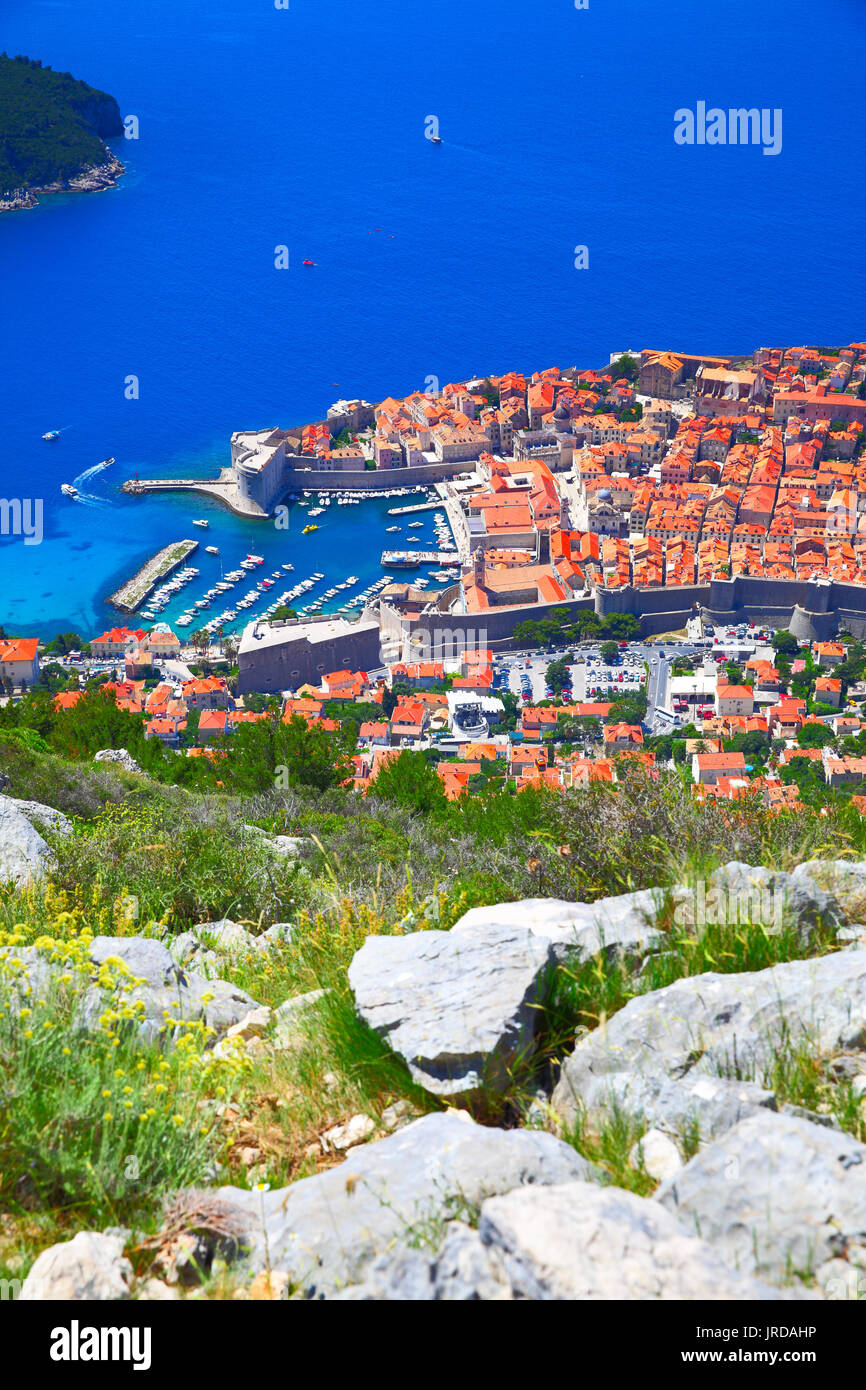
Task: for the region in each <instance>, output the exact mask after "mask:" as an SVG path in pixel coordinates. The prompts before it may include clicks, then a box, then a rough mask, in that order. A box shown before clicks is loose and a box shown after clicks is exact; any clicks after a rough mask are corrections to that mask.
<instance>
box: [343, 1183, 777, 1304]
mask: <svg viewBox="0 0 866 1390" xmlns="http://www.w3.org/2000/svg"><path fill="white" fill-rule="evenodd" d="M338 1297H340V1298H343V1299H347V1298H351V1299H375V1300H392V1301H397V1300H400V1301H403V1300H407V1299H412V1300H421V1299H426V1300H433V1299H437V1300H444V1299H452V1300H453V1299H461V1300H466V1301H468V1300H481V1301H485V1302H486V1301H499V1300H503V1299H520V1300H533V1301H537V1302H546V1301H549V1300H554V1301H560V1302H565V1301H568V1302H578V1301H583V1300H586V1299H592V1300H596V1299H599V1300H600V1299H609V1300H611V1301H613V1300H616V1301H618V1302H619V1301H621V1300H624V1299H681V1300H685V1299H707V1300H714V1301H719V1300H722V1299H724V1300H726V1301H727V1300H738V1301H740V1300H743V1299H762V1300H777V1299H780V1298H782V1297H783V1295H782V1294H781V1293H780V1292H779V1290H777V1289H774V1288H771V1287H770V1286H769V1285H766V1284H761V1283H759V1282H758V1281H757V1280H755V1279H750V1278H748V1277H744V1276H743V1275H740V1274H738V1273H736V1272H735V1271H734V1270H732V1269H731V1268H730V1267H729V1266H728V1265H726V1263H725V1261H724V1259H723V1258H722V1257H721V1255H720V1254H719V1253H718V1252H717V1251H715V1250H714V1249H713V1248H712V1247H711V1246H710V1245H709V1244H707V1242H705V1241H703V1240H700V1239H698V1238H697V1237H696V1236H695V1235H693V1234H692V1233H691V1232H690V1231H687V1230H686V1229H685V1228H684V1227H683V1226H682V1225H681V1224H680V1222H679V1221H677V1220H676V1219H675V1218H674V1217H672V1216H671V1215H670V1214H669V1213H668V1212H667V1211H665V1210H664V1208H663V1207H661V1206H659V1204H658V1203H657V1202H654V1201H648V1200H647V1199H646V1198H643V1197H637V1196H635V1195H634V1194H633V1193H631V1192H625V1191H623V1190H621V1189H619V1188H613V1187H598V1186H596V1185H594V1184H592V1183H586V1182H581V1181H576V1182H574V1181H571V1182H566V1183H557V1184H553V1185H550V1186H532V1187H518V1188H514V1189H512V1190H511V1191H510V1192H507V1193H504V1194H502V1195H500V1196H494V1197H489V1198H488V1199H487V1201H485V1202H484V1204H483V1206H482V1208H481V1215H480V1220H479V1225H478V1230H477V1231H474V1230H472V1229H471V1228H469V1227H467V1226H466V1225H465V1224H463V1223H462V1222H453V1223H451V1224H450V1225H449V1226H448V1228H447V1231H446V1234H445V1239H444V1240H443V1242H442V1243H441V1245H440V1246H439V1247H438V1248H437V1249H433V1250H432V1251H431V1250H423V1249H417V1248H415V1249H407V1248H405V1247H403V1246H398V1247H397V1248H396V1249H394V1250H393V1251H391V1252H389V1253H388V1254H385V1255H382V1256H380V1257H379V1258H378V1259H377V1260H375V1261H374V1262H372V1263H371V1265H370V1266H369V1268H368V1270H367V1273H366V1275H365V1278H364V1281H363V1282H362V1283H361V1284H359V1285H355V1286H353V1287H350V1288H348V1289H346V1290H344V1291H343V1292H342V1293H341V1294H339V1295H338Z"/></svg>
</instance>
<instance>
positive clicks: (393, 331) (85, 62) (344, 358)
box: [0, 0, 866, 635]
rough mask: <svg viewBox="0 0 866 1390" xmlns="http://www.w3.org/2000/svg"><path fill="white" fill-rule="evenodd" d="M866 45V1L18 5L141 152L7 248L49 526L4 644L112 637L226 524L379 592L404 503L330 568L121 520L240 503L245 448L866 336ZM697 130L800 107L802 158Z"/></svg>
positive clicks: (91, 1) (18, 228) (7, 613)
mask: <svg viewBox="0 0 866 1390" xmlns="http://www.w3.org/2000/svg"><path fill="white" fill-rule="evenodd" d="M864 35H866V18H864V11H863V7H862V5H860V4H858V3H855V2H854V0H823V3H822V4H821V5H820V6H816V5H814V4H806V3H805V0H787V2H786V3H782V0H768V2H767V3H766V4H764V5H763V6H760V7H756V6H755V5H754V4H753V3H752V0H729V3H727V4H726V5H724V6H721V7H720V6H698V5H695V4H693V3H691V0H657V3H653V4H648V3H646V2H645V0H591V5H590V8H589V9H588V10H585V11H576V10H575V9H574V7H573V5H570V4H568V3H566V2H565V0H542V3H539V4H536V5H533V6H528V5H525V4H515V3H505V4H503V3H496V4H494V3H493V0H477V2H476V3H475V4H474V5H473V6H472V7H471V8H470V9H469V10H467V8H466V6H465V5H462V4H460V3H458V2H457V0H443V3H442V4H439V5H437V6H436V7H433V8H431V7H430V6H428V5H426V4H425V5H421V4H417V3H412V0H399V3H398V0H377V2H376V3H375V4H372V5H365V6H360V5H357V4H349V3H348V0H330V2H329V3H324V2H323V0H291V6H290V9H289V10H287V11H278V10H276V9H274V8H273V6H272V5H270V4H268V3H266V0H211V3H209V4H207V5H205V6H203V5H191V4H178V3H177V0H133V3H129V4H124V5H116V4H115V5H110V4H108V3H105V0H7V3H6V4H5V5H4V15H3V38H2V42H3V44H4V46H5V48H6V49H7V51H9V52H11V53H16V52H24V53H28V54H30V55H31V56H38V57H41V58H42V59H43V61H45V62H49V63H51V64H52V65H53V66H55V67H56V68H59V69H62V70H65V69H68V70H71V71H72V72H74V73H75V74H76V75H77V76H80V77H83V78H86V79H87V80H88V81H90V82H92V83H93V84H95V85H96V86H100V87H103V88H105V89H106V90H108V91H110V92H112V93H114V94H115V95H116V96H117V98H118V100H119V102H120V105H121V109H122V111H123V112H124V114H128V113H132V114H135V115H137V116H138V117H139V120H140V126H141V138H140V139H139V140H138V141H137V142H132V141H120V142H118V146H117V147H118V152H119V153H120V154H121V157H122V158H123V159H124V161H125V163H126V164H127V166H128V174H127V176H126V177H125V178H124V179H123V180H122V182H121V184H120V186H119V187H118V188H117V189H116V190H114V191H112V192H109V193H106V194H100V195H93V196H78V197H75V196H73V197H65V198H54V199H49V200H46V201H45V202H44V203H43V204H42V206H40V208H38V209H37V210H36V211H33V212H25V213H16V214H6V215H4V216H3V217H0V313H2V325H3V327H2V337H0V343H2V347H0V354H2V371H0V420H2V427H3V441H2V449H0V497H6V498H11V497H32V498H42V499H44V539H43V541H42V543H41V544H40V545H36V546H24V545H23V544H22V542H21V539H20V538H13V537H0V622H2V623H3V624H4V625H5V626H6V628H7V630H10V631H15V632H20V633H24V634H27V633H42V634H44V635H50V634H51V633H52V632H54V631H56V630H58V629H59V628H64V627H68V626H70V625H71V626H74V627H76V628H78V629H80V630H81V631H82V632H84V633H92V632H93V631H95V630H97V629H101V627H102V626H104V625H105V623H106V622H107V621H109V620H110V619H111V616H112V615H111V611H110V610H109V609H107V608H106V606H105V604H104V598H105V595H106V594H107V593H109V592H110V591H111V589H112V588H113V587H115V586H116V585H117V583H118V582H119V581H120V580H121V579H122V578H124V577H125V576H126V575H127V574H128V573H130V572H131V571H132V570H133V569H134V568H135V567H136V566H137V565H138V564H139V563H140V562H141V560H143V559H144V558H145V557H146V556H147V555H148V554H150V553H151V552H152V551H154V550H155V549H157V548H158V547H159V546H160V545H163V544H165V543H166V542H168V541H169V540H172V539H175V538H178V537H180V536H183V535H190V534H196V533H195V532H192V531H191V530H190V522H191V518H192V516H199V515H203V516H207V517H208V518H209V519H210V520H211V529H210V532H209V533H204V532H202V533H200V535H198V539H200V540H201V541H202V543H203V544H204V543H215V544H217V545H219V546H220V549H221V550H222V552H223V555H224V557H225V559H226V562H227V563H236V562H237V560H238V559H239V558H240V557H241V556H242V555H244V554H246V553H247V551H250V550H253V551H256V552H257V553H260V554H263V555H265V556H266V558H267V559H268V561H269V563H268V565H267V567H266V568H267V569H268V570H272V569H274V568H275V567H276V563H277V562H278V561H281V560H288V561H290V562H293V563H295V564H296V565H297V567H298V571H299V573H310V572H311V571H313V570H323V571H325V573H326V575H327V578H328V580H329V581H333V580H336V579H338V578H343V577H345V575H346V574H348V573H355V574H357V575H359V576H360V577H361V579H362V580H363V582H364V583H365V584H366V583H369V582H371V581H372V579H374V578H375V577H376V576H377V575H378V574H379V573H380V568H379V555H380V551H381V549H382V545H383V543H384V542H385V540H386V536H385V532H384V520H383V518H382V516H381V515H380V513H383V512H384V510H385V509H384V505H383V504H380V503H370V504H367V505H365V506H364V507H360V508H346V509H341V510H340V512H339V513H337V512H335V509H334V508H333V507H332V508H331V510H330V513H329V514H328V517H327V524H323V525H322V529H321V530H320V531H319V532H316V533H315V534H313V535H311V536H308V537H304V538H303V540H302V539H301V537H300V527H293V528H292V529H291V530H290V532H289V533H288V534H287V533H285V532H283V533H279V532H274V531H273V530H272V528H263V527H258V526H254V525H252V524H251V523H245V522H242V521H239V520H238V519H236V518H233V517H231V516H229V515H228V514H227V513H225V512H220V511H219V510H218V509H217V508H216V507H215V505H213V504H211V503H203V502H197V501H194V500H192V499H190V498H185V497H157V498H153V499H151V500H149V501H147V502H142V501H135V500H132V499H128V498H126V497H125V496H123V495H121V494H120V492H119V485H120V483H121V482H122V481H123V480H124V479H126V478H129V477H132V476H133V475H134V474H135V473H136V472H139V473H140V474H141V475H142V476H153V475H157V474H161V475H163V476H172V475H176V474H179V473H180V474H186V473H190V472H193V473H196V474H202V475H204V474H207V473H209V472H212V471H214V470H215V469H216V467H217V466H219V465H220V464H222V463H225V462H226V461H227V449H228V437H229V435H230V434H231V432H232V430H234V429H239V428H249V427H259V426H266V425H272V424H281V425H289V424H293V423H297V422H298V421H301V420H304V419H313V418H317V417H319V416H321V415H322V414H323V413H324V411H325V409H326V408H327V406H328V405H329V404H330V402H331V401H332V400H334V399H335V398H336V397H337V396H339V395H365V396H367V397H368V398H370V399H380V398H381V397H382V396H384V395H386V394H388V393H393V394H397V395H400V394H404V393H406V392H408V391H410V390H413V389H417V388H420V387H422V386H423V385H424V383H425V380H426V379H427V378H429V377H430V376H433V377H438V378H439V380H440V381H442V382H445V381H448V380H454V379H460V378H463V377H467V376H470V375H474V374H476V373H481V372H486V371H493V372H498V371H503V370H507V369H509V368H522V369H530V370H532V369H534V368H536V367H543V366H550V365H554V364H559V365H569V364H571V363H575V362H578V363H581V364H590V365H596V364H598V363H599V362H601V361H603V360H605V359H606V358H607V355H608V354H609V353H610V352H612V351H614V350H618V349H622V348H627V347H632V348H638V349H639V348H641V347H646V346H673V347H680V348H682V349H685V350H692V351H710V350H718V351H744V350H750V349H751V348H752V347H754V346H757V345H758V344H760V343H765V342H772V343H779V342H786V341H787V342H798V341H803V340H805V339H808V340H811V341H816V342H825V343H835V342H838V341H850V340H851V339H852V338H860V339H862V338H863V337H866V328H864V325H863V322H862V307H863V305H864V303H866V294H864V290H866V284H864V281H866V271H864V266H863V258H862V254H861V251H860V248H861V247H862V244H863V233H864V230H866V226H864V223H866V216H864V214H866V203H864V191H863V188H864V181H863V179H862V177H861V171H860V168H859V157H858V154H857V151H858V148H859V147H858V141H857V131H858V129H859V122H860V121H861V120H862V109H863V103H862V98H863V95H864V77H863V64H862V60H861V58H860V55H861V54H862V50H863V38H864ZM699 100H706V101H707V103H708V104H710V105H712V104H718V105H721V106H724V107H727V106H740V105H755V106H758V107H768V108H776V107H781V108H782V109H783V111H784V144H783V150H782V153H781V154H780V155H779V156H778V157H777V158H768V157H764V156H763V155H762V154H761V151H760V150H759V149H752V148H749V149H739V148H715V149H710V148H707V147H703V148H697V147H695V148H679V147H677V146H676V145H675V144H674V141H673V113H674V111H675V109H677V108H678V107H681V106H691V107H693V106H694V105H695V104H696V103H697V101H699ZM430 114H435V115H437V116H438V118H439V121H440V129H441V133H442V136H443V144H442V145H441V146H432V145H431V144H430V143H429V141H427V140H425V139H424V138H423V132H424V124H425V119H426V117H427V116H428V115H430ZM282 244H285V245H287V246H288V247H289V249H290V260H291V265H290V269H289V270H288V271H284V272H281V271H277V270H276V269H275V268H274V247H275V246H277V245H282ZM578 244H582V245H583V244H585V245H587V246H588V247H589V248H590V268H589V270H588V271H577V270H575V269H574V265H573V260H574V247H575V246H576V245H578ZM305 257H309V258H311V259H313V260H315V261H316V266H315V268H314V269H308V268H303V267H302V266H301V261H302V260H303V259H304V258H305ZM858 315H859V316H860V317H858ZM130 375H135V376H136V377H138V379H139V383H140V395H139V399H137V400H127V399H125V397H124V381H125V379H126V378H127V377H128V376H130ZM50 428H59V429H62V430H63V433H62V435H61V438H60V439H59V440H58V441H56V442H55V443H54V444H45V443H43V442H42V440H41V437H40V436H41V434H42V433H43V431H45V430H47V429H50ZM108 455H114V456H116V458H117V463H116V464H115V465H114V466H113V468H111V469H106V470H103V471H101V472H97V473H95V474H93V475H92V476H91V477H90V478H89V479H87V480H86V486H85V488H84V489H83V491H85V492H87V494H88V499H86V500H85V501H84V502H72V501H69V500H68V499H65V498H63V497H62V496H61V495H60V492H59V487H60V483H61V482H64V481H70V482H71V481H74V480H75V479H76V478H79V477H80V476H81V475H82V474H83V473H85V472H86V471H87V470H88V469H90V468H91V467H93V466H94V465H95V464H96V463H98V461H99V460H100V459H102V458H104V457H106V456H108ZM320 520H322V521H323V520H324V519H323V518H320ZM266 533H267V534H266ZM403 534H404V535H405V532H404V533H403ZM430 534H431V533H430V530H429V528H428V530H427V531H426V532H423V533H421V532H419V535H423V536H428V537H429V535H430ZM299 556H300V558H299ZM271 559H273V561H274V563H273V564H271V563H270V560H271ZM207 560H208V557H204V556H202V564H201V566H200V567H201V568H202V573H203V575H204V574H205V564H206V563H207ZM323 587H324V586H323ZM166 616H170V614H167V615H166Z"/></svg>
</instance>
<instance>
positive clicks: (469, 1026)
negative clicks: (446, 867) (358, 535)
mask: <svg viewBox="0 0 866 1390" xmlns="http://www.w3.org/2000/svg"><path fill="white" fill-rule="evenodd" d="M552 960H553V955H552V950H551V946H550V942H549V941H548V940H547V938H546V937H543V936H536V935H534V934H533V933H532V932H531V931H527V930H526V929H525V928H520V927H516V926H499V925H495V924H489V925H485V924H481V925H478V926H477V927H474V928H472V929H471V930H463V931H458V930H457V929H456V928H454V929H453V930H452V931H450V932H442V931H424V932H413V933H411V934H409V935H407V936H370V937H368V938H367V940H366V941H365V942H364V945H363V946H362V947H361V949H360V951H358V952H357V954H356V955H355V958H354V960H353V961H352V964H351V966H350V967H349V984H350V985H351V987H352V991H353V993H354V995H355V1006H356V1008H357V1011H358V1013H359V1015H360V1017H361V1018H362V1019H364V1021H365V1022H366V1023H367V1024H369V1026H370V1027H371V1028H374V1029H375V1030H376V1032H377V1033H379V1034H380V1036H381V1037H383V1038H384V1039H385V1041H386V1042H387V1043H388V1045H389V1046H390V1047H391V1048H393V1050H394V1051H395V1052H398V1053H399V1054H400V1056H401V1057H403V1058H404V1059H405V1061H406V1063H407V1065H408V1067H409V1070H410V1072H411V1073H412V1077H413V1079H414V1080H415V1081H416V1082H417V1083H418V1084H419V1085H420V1086H423V1087H425V1089H426V1090H428V1091H431V1092H432V1093H433V1094H435V1095H440V1096H450V1097H452V1098H464V1099H465V1098H466V1097H468V1096H470V1095H472V1094H473V1093H474V1092H476V1091H478V1090H479V1088H480V1087H482V1086H485V1087H487V1088H490V1089H493V1090H503V1089H505V1088H506V1087H507V1086H508V1084H509V1080H510V1078H511V1075H512V1072H513V1068H514V1067H515V1065H516V1064H517V1063H518V1062H519V1061H520V1060H521V1059H522V1058H527V1057H528V1056H529V1055H530V1054H531V1052H532V1049H533V1046H534V1042H535V1036H536V1032H537V1029H538V1025H539V1019H540V1011H539V1009H538V1008H537V1005H538V1002H539V998H540V992H541V988H542V985H543V980H544V976H545V974H546V972H547V971H548V968H549V967H550V966H551V964H552Z"/></svg>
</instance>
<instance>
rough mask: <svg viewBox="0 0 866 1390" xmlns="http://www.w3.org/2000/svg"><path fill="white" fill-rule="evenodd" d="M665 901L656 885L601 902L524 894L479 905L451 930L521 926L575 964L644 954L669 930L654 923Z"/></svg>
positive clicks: (559, 958) (560, 958) (464, 931)
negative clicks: (603, 955) (615, 955)
mask: <svg viewBox="0 0 866 1390" xmlns="http://www.w3.org/2000/svg"><path fill="white" fill-rule="evenodd" d="M674 891H675V892H677V893H681V892H682V890H674ZM662 899H663V895H662V893H661V892H659V891H658V890H656V889H651V888H650V889H642V890H641V891H640V892H638V893H623V894H622V895H621V896H620V897H616V898H602V899H601V900H600V901H599V902H595V903H576V902H575V903H573V902H566V901H564V900H562V899H560V898H523V899H521V901H519V902H514V903H497V904H496V905H495V906H493V907H473V908H471V909H470V911H469V912H465V913H464V914H463V916H462V917H461V918H460V920H459V921H457V922H455V924H454V926H453V927H452V928H451V930H452V932H458V933H460V934H466V935H468V934H472V933H474V932H477V931H479V930H480V929H481V928H486V927H491V926H499V927H516V928H519V929H522V930H524V931H529V932H531V933H532V934H533V936H538V937H544V938H545V939H546V940H548V941H550V942H551V945H552V947H553V953H554V956H555V958H556V960H557V961H560V962H562V961H566V960H567V961H570V962H571V963H572V964H574V963H576V962H577V961H580V960H586V959H587V958H589V957H590V956H594V955H595V954H596V953H597V952H598V951H602V950H603V951H606V952H608V953H613V952H620V953H622V954H623V955H627V956H631V957H635V958H638V957H641V956H643V955H645V954H646V953H647V952H648V951H652V950H655V949H657V947H658V946H659V945H660V944H661V943H662V942H663V941H664V934H663V933H662V932H661V931H659V930H658V929H657V928H656V927H655V926H654V925H653V923H654V921H655V918H656V915H657V913H658V910H659V906H660V904H661V902H662Z"/></svg>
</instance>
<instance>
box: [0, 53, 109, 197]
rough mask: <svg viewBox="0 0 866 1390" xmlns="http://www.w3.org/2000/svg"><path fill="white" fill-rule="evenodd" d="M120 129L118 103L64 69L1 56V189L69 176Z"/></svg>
mask: <svg viewBox="0 0 866 1390" xmlns="http://www.w3.org/2000/svg"><path fill="white" fill-rule="evenodd" d="M122 133H123V123H122V121H121V117H120V111H119V109H118V106H117V102H116V101H115V100H114V98H113V97H111V96H109V95H108V94H107V93H106V92H100V91H98V90H97V89H96V88H95V87H91V86H89V85H88V83H86V82H82V81H80V80H78V79H77V78H75V77H73V76H72V75H71V73H68V72H54V71H53V69H52V68H50V67H43V66H42V64H41V63H40V62H38V61H36V60H34V59H31V58H25V57H21V56H19V57H16V58H11V57H9V55H8V54H6V53H3V54H0V193H6V194H8V193H11V192H13V191H14V190H16V189H19V188H40V187H42V186H44V185H46V184H51V183H54V182H56V181H58V180H63V179H69V178H73V177H74V176H75V175H77V174H80V173H81V172H82V170H84V169H86V168H88V167H89V166H91V165H94V164H101V163H103V161H104V160H105V157H106V155H105V147H104V145H103V143H102V142H103V140H104V139H108V138H110V137H111V136H115V135H121V134H122Z"/></svg>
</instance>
